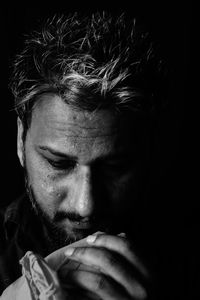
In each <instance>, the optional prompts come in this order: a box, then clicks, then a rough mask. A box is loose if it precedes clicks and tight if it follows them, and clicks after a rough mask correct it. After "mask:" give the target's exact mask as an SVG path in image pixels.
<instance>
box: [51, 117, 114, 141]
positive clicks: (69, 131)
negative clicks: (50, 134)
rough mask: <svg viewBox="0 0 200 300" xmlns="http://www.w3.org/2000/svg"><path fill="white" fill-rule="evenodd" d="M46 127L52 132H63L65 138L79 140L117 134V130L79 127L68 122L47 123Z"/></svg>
mask: <svg viewBox="0 0 200 300" xmlns="http://www.w3.org/2000/svg"><path fill="white" fill-rule="evenodd" d="M47 126H48V127H49V128H51V129H53V131H54V132H56V131H58V132H63V133H64V136H66V137H80V138H88V139H90V138H94V137H106V136H113V135H116V134H117V131H118V130H117V128H112V127H110V126H106V127H103V128H99V127H87V126H80V125H79V124H75V123H68V122H66V123H65V122H57V121H56V122H51V121H50V122H47Z"/></svg>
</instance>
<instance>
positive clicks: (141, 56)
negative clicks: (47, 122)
mask: <svg viewBox="0 0 200 300" xmlns="http://www.w3.org/2000/svg"><path fill="white" fill-rule="evenodd" d="M13 65H14V67H13V72H12V77H11V81H10V87H11V90H12V92H13V94H14V98H15V108H16V111H17V114H18V116H19V117H20V119H21V120H22V122H23V124H24V127H25V128H26V129H27V128H28V126H29V125H30V120H31V112H32V109H33V107H34V104H35V103H37V100H38V99H39V98H40V97H39V96H40V95H42V94H43V93H55V94H58V95H59V96H61V97H62V99H63V100H64V101H65V102H66V103H67V104H69V105H71V106H73V107H76V108H79V109H84V110H88V111H94V110H96V109H100V108H112V109H116V110H120V109H131V110H132V111H142V110H143V111H144V110H146V109H150V110H152V108H153V107H154V106H155V105H154V104H155V98H156V93H157V90H158V89H157V87H158V79H159V78H160V74H159V73H160V69H161V68H160V66H161V60H160V59H158V58H157V56H156V55H155V52H154V47H153V43H152V40H151V36H150V34H149V33H148V32H144V31H142V30H141V28H139V27H138V26H137V22H136V20H135V19H134V18H130V17H129V18H127V17H126V15H125V14H121V15H120V16H113V15H111V14H110V13H106V12H102V13H99V12H97V13H93V14H91V15H90V16H82V15H80V14H79V13H73V14H71V15H68V16H64V15H62V16H54V17H53V18H49V19H47V20H46V21H45V23H44V24H43V25H42V29H40V30H37V31H34V32H32V33H31V34H30V35H29V36H27V37H26V39H25V45H24V49H23V50H22V52H21V53H20V54H18V55H17V56H16V59H15V61H14V64H13Z"/></svg>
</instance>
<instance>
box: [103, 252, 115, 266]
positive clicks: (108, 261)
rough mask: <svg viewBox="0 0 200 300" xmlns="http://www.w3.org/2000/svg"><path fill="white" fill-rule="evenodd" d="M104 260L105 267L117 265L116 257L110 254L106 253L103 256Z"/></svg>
mask: <svg viewBox="0 0 200 300" xmlns="http://www.w3.org/2000/svg"><path fill="white" fill-rule="evenodd" d="M104 257H105V258H106V259H105V263H106V265H107V266H110V267H112V266H115V265H116V264H117V259H116V257H115V256H114V255H113V254H111V253H106V254H105V256H104Z"/></svg>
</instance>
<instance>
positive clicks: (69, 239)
mask: <svg viewBox="0 0 200 300" xmlns="http://www.w3.org/2000/svg"><path fill="white" fill-rule="evenodd" d="M24 178H25V188H26V193H27V195H28V199H29V201H30V203H31V207H32V209H33V211H34V214H35V215H36V216H37V217H38V218H39V219H40V221H41V223H42V224H43V225H44V226H43V228H44V235H45V236H44V238H45V245H46V251H47V252H48V253H52V252H54V251H55V250H57V249H60V248H62V247H65V246H67V245H69V244H72V243H74V242H76V241H78V240H80V239H82V238H85V237H86V236H88V235H90V234H93V233H94V232H97V231H101V232H106V233H108V234H111V233H112V234H113V233H114V231H115V230H114V229H113V224H114V220H113V219H112V218H110V217H108V216H101V218H100V217H94V218H93V217H92V218H91V220H92V219H94V220H93V221H94V224H95V223H96V224H98V225H94V227H92V229H89V230H82V231H81V230H78V231H73V232H71V231H70V232H67V229H66V228H65V229H64V228H62V227H61V226H59V222H60V221H62V220H66V219H69V220H71V221H81V219H82V218H81V217H80V216H78V215H76V214H74V213H69V212H57V213H56V214H55V216H54V217H53V218H52V219H51V218H50V216H49V215H48V214H47V213H46V212H45V211H44V209H43V208H42V207H41V206H40V204H39V203H38V201H37V199H36V196H35V194H34V190H33V188H32V186H31V184H30V183H29V179H28V173H27V170H26V168H24ZM97 219H98V220H100V219H101V222H98V221H97ZM102 220H103V221H102ZM108 220H109V221H108ZM115 233H116V232H115Z"/></svg>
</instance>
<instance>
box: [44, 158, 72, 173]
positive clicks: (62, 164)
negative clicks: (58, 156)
mask: <svg viewBox="0 0 200 300" xmlns="http://www.w3.org/2000/svg"><path fill="white" fill-rule="evenodd" d="M46 160H47V161H48V163H49V164H50V165H51V166H52V167H53V168H54V169H57V170H68V171H69V170H71V169H74V168H75V166H76V162H75V161H71V160H52V159H49V158H46Z"/></svg>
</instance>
